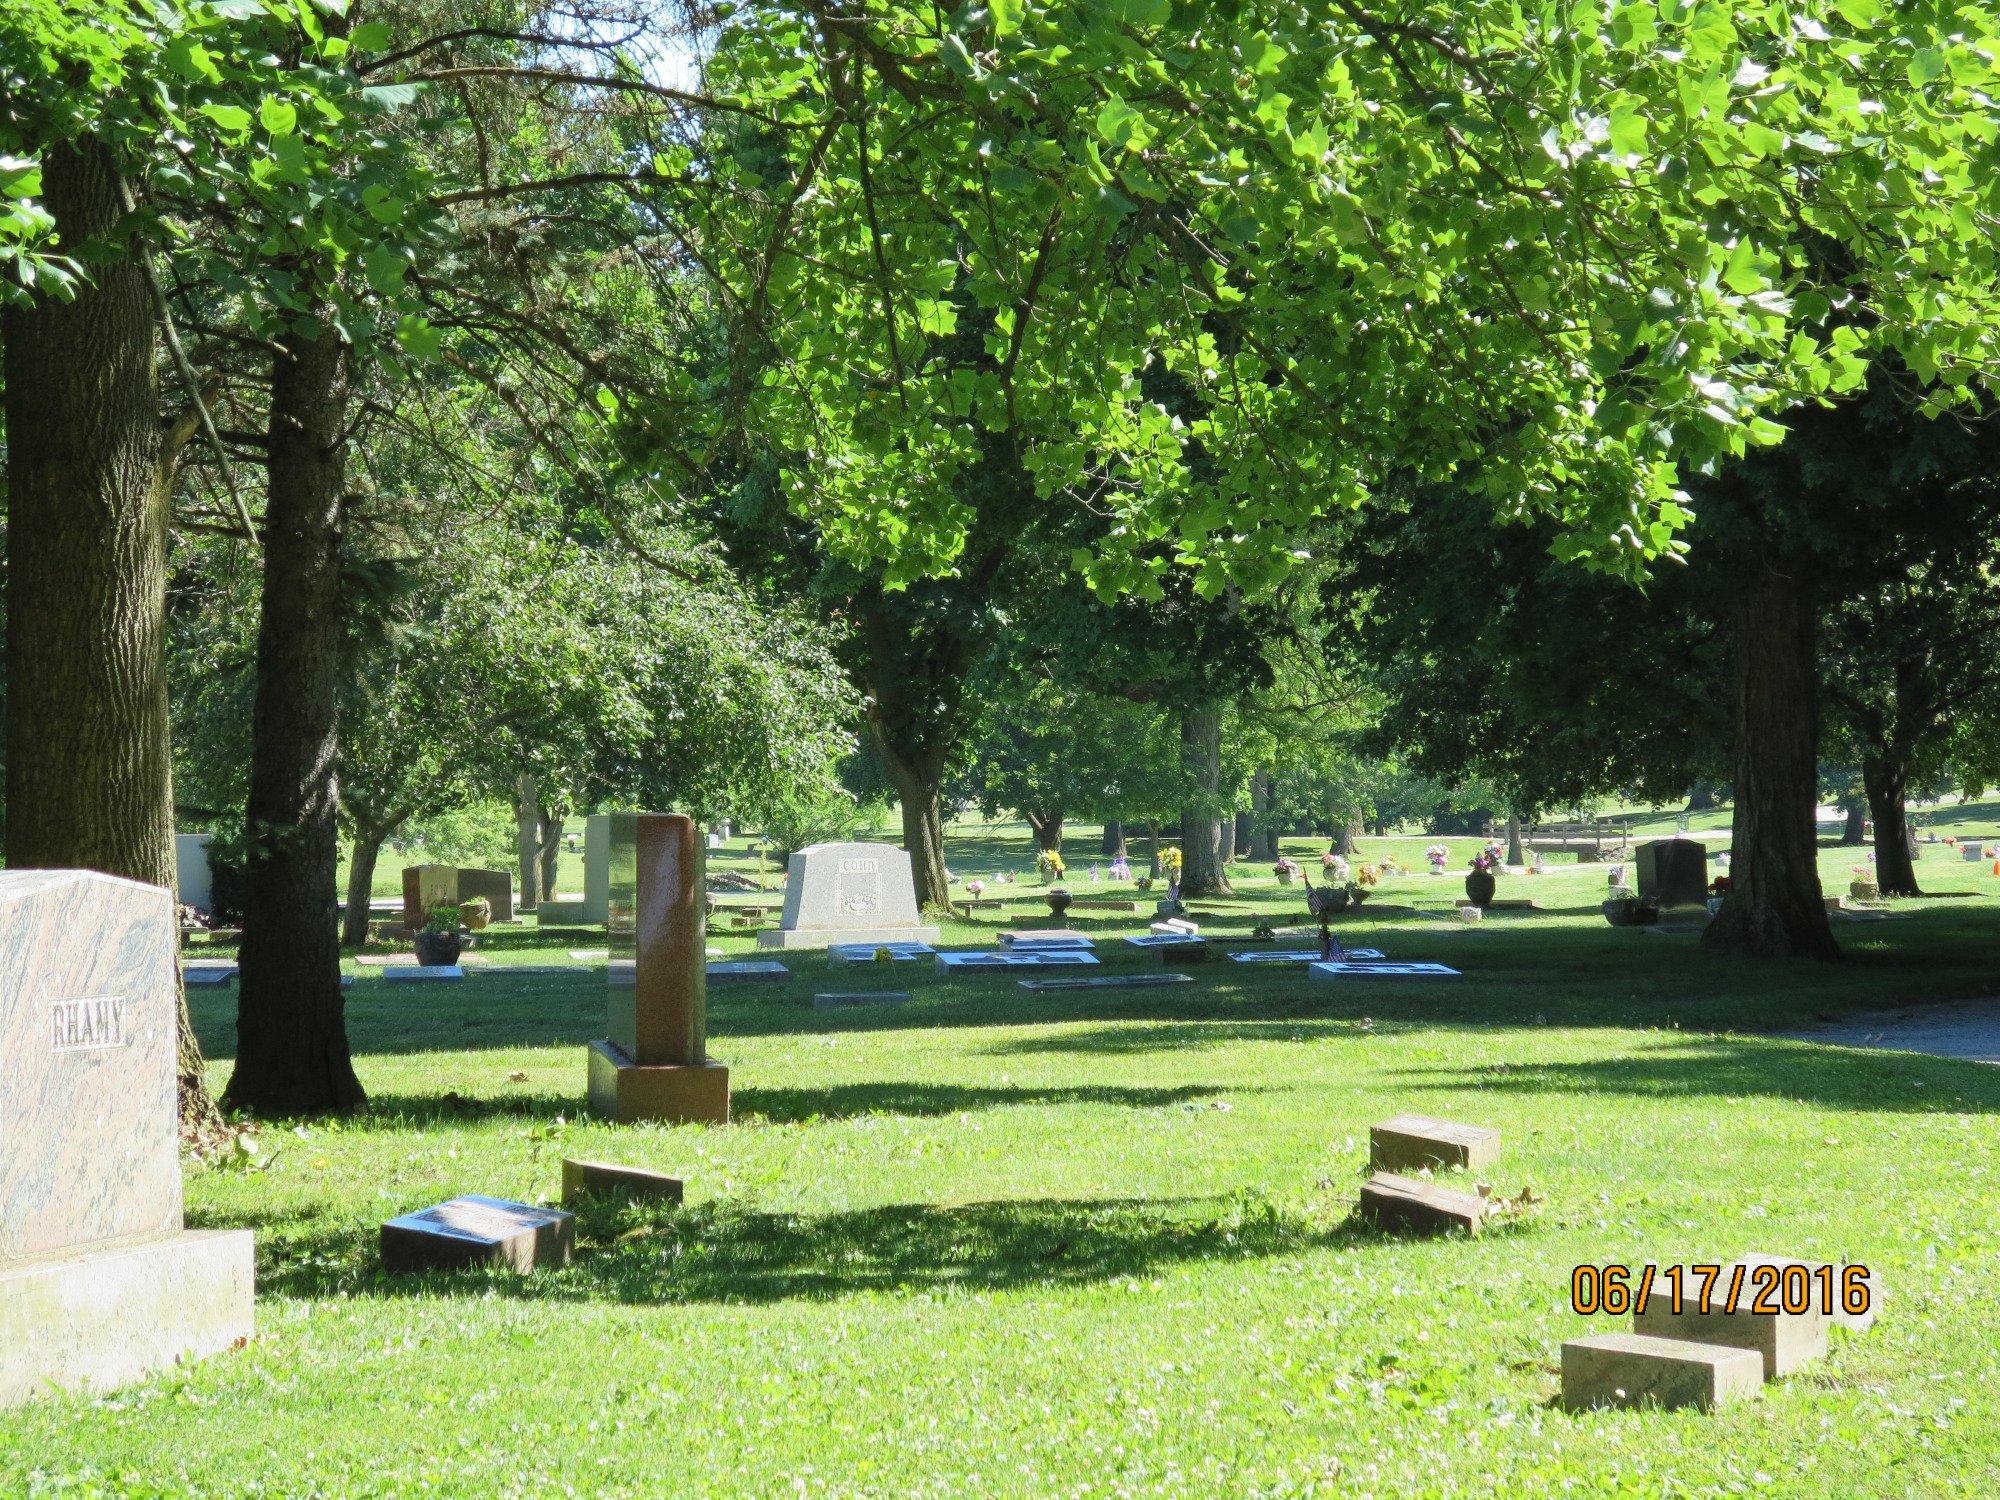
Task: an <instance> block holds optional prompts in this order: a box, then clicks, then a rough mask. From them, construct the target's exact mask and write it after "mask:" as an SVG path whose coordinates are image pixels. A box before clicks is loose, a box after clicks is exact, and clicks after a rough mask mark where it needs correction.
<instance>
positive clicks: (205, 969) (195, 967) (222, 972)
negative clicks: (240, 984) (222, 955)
mask: <svg viewBox="0 0 2000 1500" xmlns="http://www.w3.org/2000/svg"><path fill="white" fill-rule="evenodd" d="M181 982H182V983H184V984H186V985H189V986H190V987H192V988H195V989H202V988H212V987H214V986H216V985H223V984H234V983H235V982H236V965H235V964H215V963H192V964H185V965H183V966H182V968H181Z"/></svg>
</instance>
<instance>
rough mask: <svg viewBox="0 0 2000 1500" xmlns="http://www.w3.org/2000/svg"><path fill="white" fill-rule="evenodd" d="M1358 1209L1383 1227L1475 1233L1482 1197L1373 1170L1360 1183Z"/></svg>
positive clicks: (1482, 1209)
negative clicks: (1374, 1172) (1359, 1207)
mask: <svg viewBox="0 0 2000 1500" xmlns="http://www.w3.org/2000/svg"><path fill="white" fill-rule="evenodd" d="M1361 1213H1362V1216H1363V1217H1364V1218H1369V1219H1373V1220H1374V1221H1375V1222H1376V1223H1377V1224H1379V1225H1381V1226H1382V1227H1384V1228H1387V1229H1407V1230H1410V1231H1412V1232H1414V1233H1417V1234H1449V1233H1451V1232H1452V1231H1454V1230H1463V1231H1464V1232H1465V1233H1467V1234H1477V1233H1479V1221H1480V1220H1481V1219H1482V1218H1483V1217H1484V1216H1485V1213H1486V1201H1485V1200H1484V1199H1483V1198H1481V1197H1480V1196H1479V1195H1478V1194H1476V1193H1463V1192H1460V1191H1459V1190H1458V1189H1457V1188H1448V1187H1440V1186H1439V1185H1438V1184H1437V1183H1435V1182H1425V1181H1423V1180H1422V1179H1421V1178H1416V1177H1400V1176H1398V1175H1396V1174H1395V1173H1393V1172H1377V1173H1376V1174H1375V1175H1374V1176H1373V1177H1370V1178H1369V1179H1368V1180H1367V1181H1366V1182H1364V1183H1363V1184H1362V1185H1361Z"/></svg>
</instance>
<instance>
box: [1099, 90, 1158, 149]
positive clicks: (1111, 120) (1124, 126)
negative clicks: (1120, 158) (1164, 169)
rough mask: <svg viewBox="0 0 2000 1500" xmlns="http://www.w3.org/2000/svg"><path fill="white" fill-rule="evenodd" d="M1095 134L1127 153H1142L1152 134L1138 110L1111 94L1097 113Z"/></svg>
mask: <svg viewBox="0 0 2000 1500" xmlns="http://www.w3.org/2000/svg"><path fill="white" fill-rule="evenodd" d="M1097 133H1098V135H1100V136H1102V137H1103V138H1104V140H1105V141H1106V142H1107V143H1108V144H1110V145H1113V146H1122V147H1123V148H1124V149H1126V150H1127V151H1143V150H1144V149H1145V147H1146V142H1147V141H1148V140H1149V139H1151V135H1152V133H1151V132H1150V131H1149V130H1148V129H1147V128H1146V120H1145V117H1144V116H1143V115H1141V114H1140V113H1139V111H1138V110H1136V109H1134V108H1133V107H1132V106H1131V105H1129V104H1127V103H1126V102H1125V101H1124V100H1123V99H1121V98H1119V97H1118V96H1117V95H1116V94H1113V95H1112V96H1111V97H1110V98H1109V99H1107V100H1105V101H1104V107H1103V108H1102V109H1100V110H1099V111H1098V112H1097Z"/></svg>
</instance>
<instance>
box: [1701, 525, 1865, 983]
mask: <svg viewBox="0 0 2000 1500" xmlns="http://www.w3.org/2000/svg"><path fill="white" fill-rule="evenodd" d="M1813 623H1814V622H1813V601H1812V591H1811V589H1810V587H1809V586H1808V585H1807V584H1806V582H1805V581H1804V580H1803V579H1801V578H1799V577H1797V576H1795V575H1793V574H1788V573H1784V572H1781V571H1779V570H1778V569H1777V568H1776V567H1774V566H1771V565H1769V564H1766V566H1765V569H1764V573H1763V576H1762V577H1761V579H1759V581H1758V582H1757V584H1756V585H1755V586H1754V587H1753V588H1752V589H1750V590H1749V592H1748V593H1747V594H1746V595H1745V596H1744V597H1743V598H1742V600H1741V601H1740V602H1739V603H1738V605H1737V608H1736V618H1735V621H1734V635H1735V655H1736V806H1735V811H1734V814H1733V816H1732V818H1731V835H1730V860H1729V894H1728V897H1727V899H1725V900H1724V901H1723V903H1722V910H1721V911H1720V912H1719V913H1718V914H1717V915H1716V918H1715V920H1714V921H1712V922H1710V923H1709V924H1708V930H1707V931H1706V932H1705V933H1704V934H1703V935H1702V943H1703V945H1704V946H1705V947H1708V948H1713V949H1717V950H1720V951H1725V952H1734V953H1746V954H1750V955H1752V956H1754V957H1758V958H1790V957H1798V958H1821V959H1832V958H1838V957H1839V956H1840V948H1839V945H1838V944H1836V943H1835V942H1834V940H1833V929H1832V928H1831V927H1830V926H1828V924H1827V920H1826V906H1825V903H1824V901H1823V899H1822V896H1821V892H1820V883H1819V862H1818V856H1819V849H1818V843H1819V841H1818V837H1817V833H1816V831H1815V829H1814V827H1813V809H1814V808H1815V807H1816V806H1817V805H1818V802H1819V759H1818V757H1819V678H1818V673H1817V668H1816V663H1815V660H1814V647H1813Z"/></svg>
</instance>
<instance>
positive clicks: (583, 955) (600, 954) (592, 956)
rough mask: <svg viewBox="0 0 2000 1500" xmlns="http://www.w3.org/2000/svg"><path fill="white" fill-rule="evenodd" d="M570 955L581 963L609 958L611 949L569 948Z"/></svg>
mask: <svg viewBox="0 0 2000 1500" xmlns="http://www.w3.org/2000/svg"><path fill="white" fill-rule="evenodd" d="M569 956H570V957H571V958H573V959H575V960H576V961H577V962H578V963H580V964H587V963H590V962H591V961H593V960H596V959H609V958H610V957H611V950H610V949H609V948H572V949H570V950H569Z"/></svg>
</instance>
